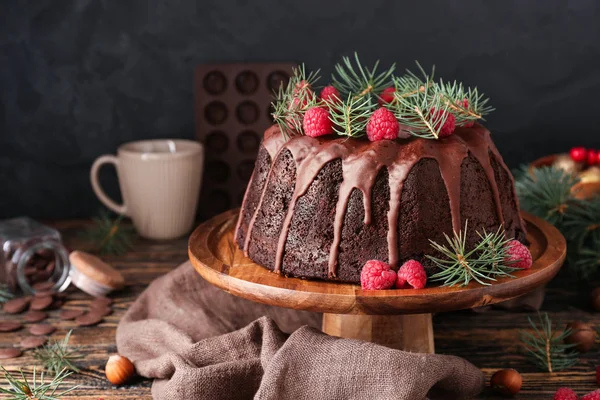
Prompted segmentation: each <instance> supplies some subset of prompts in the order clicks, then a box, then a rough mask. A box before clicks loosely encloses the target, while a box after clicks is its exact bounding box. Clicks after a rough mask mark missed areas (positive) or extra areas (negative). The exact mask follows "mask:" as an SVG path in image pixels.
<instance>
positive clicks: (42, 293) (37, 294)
mask: <svg viewBox="0 0 600 400" xmlns="http://www.w3.org/2000/svg"><path fill="white" fill-rule="evenodd" d="M54 294H55V292H54V290H41V291H38V292H35V295H34V297H46V296H54Z"/></svg>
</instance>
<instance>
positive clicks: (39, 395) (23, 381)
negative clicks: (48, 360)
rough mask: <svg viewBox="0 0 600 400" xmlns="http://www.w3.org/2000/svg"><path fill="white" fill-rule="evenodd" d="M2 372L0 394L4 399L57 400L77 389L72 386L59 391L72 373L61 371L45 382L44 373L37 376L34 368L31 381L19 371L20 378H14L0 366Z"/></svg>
mask: <svg viewBox="0 0 600 400" xmlns="http://www.w3.org/2000/svg"><path fill="white" fill-rule="evenodd" d="M0 368H2V371H3V372H4V380H5V381H6V382H5V383H4V382H3V384H2V386H0V393H2V394H4V395H6V396H7V397H3V398H6V399H14V400H33V399H36V400H58V399H60V398H61V397H62V396H64V395H65V394H67V393H70V392H72V391H73V390H75V389H77V388H78V386H73V387H70V388H68V389H65V390H62V391H59V387H60V386H61V385H63V384H64V381H65V379H66V378H68V377H69V376H70V375H71V374H72V372H70V371H67V370H62V371H60V372H59V373H57V374H56V375H55V376H54V377H53V378H52V380H50V381H47V380H46V379H45V376H44V373H43V372H42V373H41V374H39V375H38V374H37V371H36V368H35V367H34V368H33V373H32V377H31V379H28V378H27V377H26V376H25V373H24V372H23V370H20V371H19V375H20V376H15V375H16V374H15V375H13V374H11V373H10V372H8V371H7V370H6V369H5V368H4V367H2V366H0Z"/></svg>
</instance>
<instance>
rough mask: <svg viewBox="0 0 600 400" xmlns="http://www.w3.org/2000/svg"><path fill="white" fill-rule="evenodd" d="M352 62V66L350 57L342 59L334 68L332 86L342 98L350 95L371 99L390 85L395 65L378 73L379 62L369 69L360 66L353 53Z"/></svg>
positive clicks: (355, 54) (356, 55)
mask: <svg viewBox="0 0 600 400" xmlns="http://www.w3.org/2000/svg"><path fill="white" fill-rule="evenodd" d="M354 61H355V62H354V65H353V63H352V61H351V59H350V57H343V58H342V62H341V63H339V64H336V65H335V67H334V69H335V73H334V74H333V75H332V81H333V86H335V87H336V88H337V89H338V90H339V91H340V92H341V94H342V96H343V97H346V96H348V95H350V94H351V95H353V96H356V97H363V96H367V97H369V98H372V97H374V96H376V95H378V94H379V93H381V91H382V90H383V89H385V88H387V87H389V86H391V85H392V74H393V73H394V70H395V69H396V64H395V63H394V64H392V66H391V67H390V68H388V69H386V70H384V71H383V72H380V73H378V72H377V67H378V66H379V61H377V62H376V63H375V65H374V66H373V68H371V69H369V68H367V67H364V66H363V65H362V64H361V62H360V60H359V58H358V54H357V53H354Z"/></svg>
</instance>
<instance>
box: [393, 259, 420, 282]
mask: <svg viewBox="0 0 600 400" xmlns="http://www.w3.org/2000/svg"><path fill="white" fill-rule="evenodd" d="M426 284H427V274H426V273H425V268H423V265H421V263H420V262H418V261H415V260H408V261H406V262H405V263H404V264H402V266H401V267H400V269H399V270H398V278H397V279H396V287H397V288H398V289H410V288H411V287H412V288H413V289H423V288H424V287H425V285H426Z"/></svg>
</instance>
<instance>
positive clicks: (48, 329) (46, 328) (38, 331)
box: [29, 324, 56, 336]
mask: <svg viewBox="0 0 600 400" xmlns="http://www.w3.org/2000/svg"><path fill="white" fill-rule="evenodd" d="M55 330H56V328H55V327H53V326H52V325H50V324H35V325H31V326H30V327H29V333H31V334H32V335H38V336H41V335H49V334H51V333H52V332H54V331H55Z"/></svg>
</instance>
